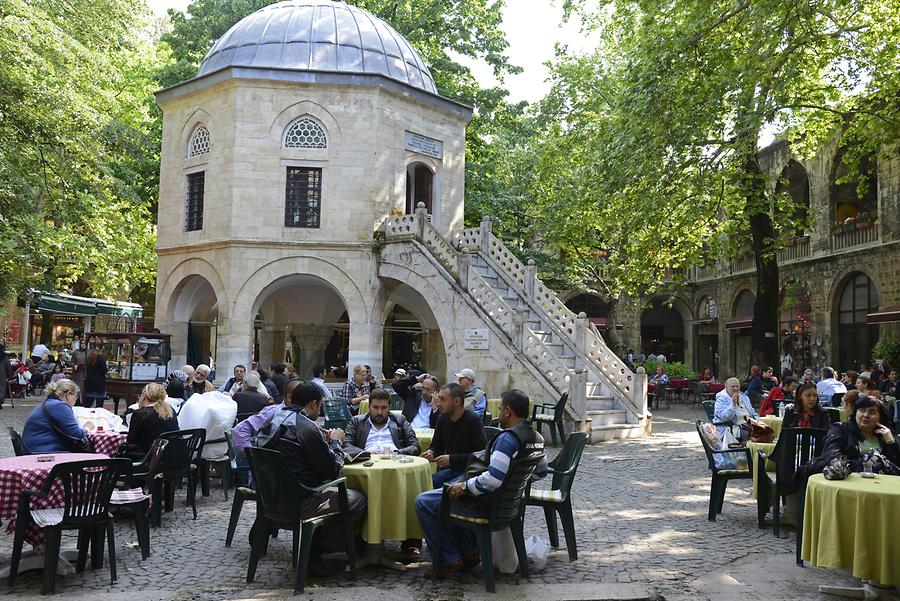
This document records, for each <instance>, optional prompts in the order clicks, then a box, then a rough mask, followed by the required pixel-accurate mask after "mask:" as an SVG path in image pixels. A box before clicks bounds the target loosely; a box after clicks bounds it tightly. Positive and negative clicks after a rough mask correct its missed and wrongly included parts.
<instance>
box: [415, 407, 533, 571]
mask: <svg viewBox="0 0 900 601" xmlns="http://www.w3.org/2000/svg"><path fill="white" fill-rule="evenodd" d="M499 413H500V415H499V418H500V426H501V427H502V428H503V431H502V432H501V433H500V434H498V435H497V436H495V437H494V439H493V440H491V442H490V444H489V445H488V447H487V448H486V449H485V450H484V451H481V453H484V457H483V459H484V460H485V463H487V465H488V468H487V470H483V469H482V470H481V471H480V473H470V474H467V475H468V476H469V477H468V478H466V479H459V480H456V481H454V482H453V484H451V485H450V490H449V493H448V494H449V495H450V498H451V499H452V501H451V503H452V506H451V509H450V512H451V513H456V514H463V515H469V516H473V517H487V505H486V504H485V503H484V502H483V501H481V500H480V499H479V497H482V496H483V495H485V494H488V493H491V492H494V491H495V490H497V489H498V488H500V485H502V484H503V481H504V480H505V479H506V475H507V473H508V471H509V469H510V466H511V465H513V462H514V461H515V460H516V459H517V458H521V457H525V456H529V455H532V454H538V453H539V454H541V455H542V456H543V452H544V439H543V438H541V435H540V434H538V433H537V432H535V431H534V430H532V429H531V426H529V425H528V423H527V419H528V395H526V394H525V393H524V392H522V391H521V390H515V389H513V390H507V391H506V392H504V393H503V395H502V396H501V397H500V409H499ZM472 471H473V472H475V470H474V469H473V470H472ZM546 475H547V459H546V458H545V457H542V459H541V462H540V463H539V464H538V466H537V468H536V469H535V471H534V475H533V476H532V479H533V480H537V479H540V478H543V477H544V476H546ZM442 495H443V491H442V490H441V489H435V490H431V491H428V492H423V493H422V494H420V495H419V496H418V497H416V514H417V515H418V517H419V523H420V524H421V525H422V530H423V531H424V532H425V540H426V541H427V542H428V548H429V549H430V550H431V552H432V553H436V550H435V548H434V542H435V539H436V538H437V533H438V530H437V526H438V514H439V513H440V509H441V497H442ZM477 548H478V547H477V545H476V543H475V537H474V535H473V533H472V532H471V531H469V530H466V529H465V528H459V527H455V526H449V527H448V528H447V530H446V531H444V532H443V533H442V535H441V551H440V556H439V558H438V566H439V567H438V576H439V577H443V576H446V575H447V574H449V573H451V572H455V571H456V570H459V569H460V568H462V567H464V566H465V567H471V566H475V565H477V564H478V562H479V559H478V551H477ZM425 577H426V578H431V571H430V570H429V571H428V572H426V573H425Z"/></svg>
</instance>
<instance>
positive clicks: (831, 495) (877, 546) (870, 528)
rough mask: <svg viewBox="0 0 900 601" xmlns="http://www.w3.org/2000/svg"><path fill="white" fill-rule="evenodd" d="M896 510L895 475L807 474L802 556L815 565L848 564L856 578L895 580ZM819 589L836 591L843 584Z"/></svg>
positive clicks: (898, 579) (898, 556)
mask: <svg viewBox="0 0 900 601" xmlns="http://www.w3.org/2000/svg"><path fill="white" fill-rule="evenodd" d="M898 516H900V476H885V475H881V474H879V475H876V476H875V478H863V477H862V476H861V475H860V474H856V473H854V474H850V475H849V476H848V477H847V478H846V479H845V480H826V479H825V477H824V476H823V475H822V474H817V475H815V476H811V477H810V478H809V481H808V483H807V486H806V503H805V508H804V515H803V549H802V551H801V557H802V558H803V559H804V560H806V561H808V562H809V563H810V564H811V565H814V566H818V567H823V568H847V569H850V570H851V571H852V572H853V575H854V576H856V577H857V578H860V579H863V580H871V581H877V582H878V583H880V584H882V585H889V586H898V585H900V542H898V533H900V530H898V529H897V520H898ZM850 590H852V589H850ZM820 591H821V592H829V593H832V594H840V592H842V591H844V589H832V590H827V591H826V590H823V589H821V588H820ZM857 598H861V597H857Z"/></svg>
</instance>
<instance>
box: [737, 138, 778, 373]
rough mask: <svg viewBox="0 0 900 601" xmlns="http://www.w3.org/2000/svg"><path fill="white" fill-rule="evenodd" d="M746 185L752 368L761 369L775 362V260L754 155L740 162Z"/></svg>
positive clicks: (766, 210)
mask: <svg viewBox="0 0 900 601" xmlns="http://www.w3.org/2000/svg"><path fill="white" fill-rule="evenodd" d="M744 176H745V177H746V181H747V184H748V185H747V188H746V189H745V190H746V194H747V205H746V207H747V219H748V221H749V223H750V233H751V243H752V249H753V255H754V259H755V262H756V300H755V301H754V303H753V338H752V346H753V356H752V361H753V364H755V365H759V366H760V368H764V367H765V366H767V365H774V364H775V363H776V361H777V359H778V305H779V303H778V258H777V252H776V246H775V229H774V227H773V224H772V217H771V215H770V214H769V210H768V208H769V203H768V198H767V197H766V193H765V183H764V182H765V178H764V177H763V174H762V173H761V170H760V168H759V161H758V155H757V154H755V153H754V154H753V156H751V157H748V158H747V159H746V160H745V161H744Z"/></svg>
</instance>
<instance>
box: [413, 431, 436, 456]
mask: <svg viewBox="0 0 900 601" xmlns="http://www.w3.org/2000/svg"><path fill="white" fill-rule="evenodd" d="M416 438H418V439H419V446H421V447H422V452H423V453H424V452H425V451H427V450H428V447H429V446H431V439H433V438H434V430H432V429H431V428H420V429H418V430H416Z"/></svg>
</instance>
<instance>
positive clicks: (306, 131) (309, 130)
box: [284, 117, 328, 148]
mask: <svg viewBox="0 0 900 601" xmlns="http://www.w3.org/2000/svg"><path fill="white" fill-rule="evenodd" d="M284 147H285V148H328V140H327V139H326V138H325V130H324V129H322V126H321V125H319V124H318V123H316V122H315V121H313V120H312V119H309V118H308V117H302V118H300V119H297V120H296V121H294V122H293V123H291V124H290V125H289V126H288V127H287V129H286V130H285V132H284Z"/></svg>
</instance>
